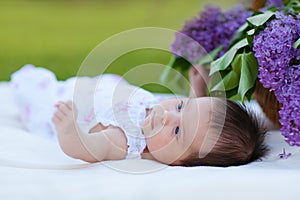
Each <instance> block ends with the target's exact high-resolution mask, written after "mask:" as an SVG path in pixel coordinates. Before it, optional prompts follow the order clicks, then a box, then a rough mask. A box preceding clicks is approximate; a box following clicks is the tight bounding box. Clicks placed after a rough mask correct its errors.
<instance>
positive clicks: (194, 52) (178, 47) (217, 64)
mask: <svg viewBox="0 0 300 200" xmlns="http://www.w3.org/2000/svg"><path fill="white" fill-rule="evenodd" d="M299 13H300V2H299V0H284V1H283V0H267V1H266V2H265V5H264V7H263V8H261V9H259V10H258V11H256V12H254V11H251V10H250V9H248V8H247V7H245V6H244V5H239V6H236V7H235V8H233V9H232V10H229V11H227V12H222V11H221V10H220V9H219V8H218V7H214V6H207V7H206V8H205V10H204V11H203V12H202V13H200V15H199V18H195V19H192V20H190V21H188V22H187V23H186V24H185V26H184V27H183V29H182V30H181V31H179V32H178V33H176V35H175V41H174V42H173V44H172V45H171V49H172V52H173V55H174V56H173V57H172V58H171V60H170V63H169V66H170V67H172V68H175V69H179V70H181V71H184V70H186V69H188V68H189V67H190V66H191V65H202V64H208V65H206V66H209V69H210V73H209V74H210V86H209V95H211V96H218V95H220V94H221V96H224V95H226V97H227V98H234V99H240V100H241V101H242V102H243V101H244V100H246V99H248V100H249V99H251V98H252V94H253V93H254V91H255V86H256V81H257V80H258V81H260V83H261V84H262V85H263V87H265V88H267V89H268V90H269V91H273V92H274V94H275V96H276V98H277V100H278V102H279V103H280V104H281V105H282V107H281V108H280V111H279V117H280V120H279V122H280V124H281V129H280V130H281V132H282V135H283V136H284V137H285V139H286V142H287V143H288V144H290V145H292V146H300V14H299Z"/></svg>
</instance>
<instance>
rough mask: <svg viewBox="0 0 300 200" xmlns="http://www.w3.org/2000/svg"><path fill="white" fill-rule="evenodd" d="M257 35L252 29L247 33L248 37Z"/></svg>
mask: <svg viewBox="0 0 300 200" xmlns="http://www.w3.org/2000/svg"><path fill="white" fill-rule="evenodd" d="M254 33H255V29H251V30H249V31H247V35H253V34H254Z"/></svg>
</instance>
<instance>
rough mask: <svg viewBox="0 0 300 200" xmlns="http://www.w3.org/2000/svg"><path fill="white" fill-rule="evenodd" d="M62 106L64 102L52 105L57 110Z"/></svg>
mask: <svg viewBox="0 0 300 200" xmlns="http://www.w3.org/2000/svg"><path fill="white" fill-rule="evenodd" d="M62 104H64V102H62V101H59V102H57V103H56V104H54V106H55V107H56V108H59V106H61V105H62Z"/></svg>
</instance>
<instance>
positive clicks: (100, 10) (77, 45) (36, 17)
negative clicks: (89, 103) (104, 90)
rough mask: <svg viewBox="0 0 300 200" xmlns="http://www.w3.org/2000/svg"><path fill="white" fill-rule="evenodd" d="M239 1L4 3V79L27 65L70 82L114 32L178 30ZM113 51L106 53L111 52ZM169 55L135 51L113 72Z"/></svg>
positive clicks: (0, 12) (0, 39)
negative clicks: (208, 8)
mask: <svg viewBox="0 0 300 200" xmlns="http://www.w3.org/2000/svg"><path fill="white" fill-rule="evenodd" d="M236 2H238V1H237V0H229V1H226V2H225V1H223V2H222V3H220V2H219V1H210V0H186V1H182V0H170V1H160V0H152V1H150V0H140V1H139V0H123V1H122V0H114V1H113V0H111V1H108V0H102V1H79V0H77V1H75V0H73V1H71V0H65V1H58V0H57V1H50V0H49V1H38V0H27V1H21V0H7V1H5V0H2V1H0V25H1V26H0V45H1V46H0V80H9V78H10V75H11V74H12V73H13V72H14V71H16V70H17V69H19V68H20V67H21V66H23V65H24V64H27V63H32V64H34V65H36V66H42V67H46V68H49V69H51V70H53V71H54V72H55V73H56V75H57V77H58V79H66V78H68V77H70V76H74V75H76V73H77V71H78V69H79V67H80V65H81V63H82V62H83V61H84V59H85V58H86V56H87V55H88V54H89V52H90V51H92V50H93V49H94V48H95V47H96V46H97V45H98V44H99V43H101V42H102V41H104V40H105V39H107V38H109V37H111V36H112V35H114V34H118V33H120V32H122V31H126V30H129V29H133V28H140V27H163V28H168V29H174V30H178V29H180V28H181V27H182V25H183V24H184V22H185V21H186V20H187V19H189V18H191V17H193V16H196V15H197V13H198V12H199V11H200V10H201V9H202V8H203V6H204V5H205V4H207V3H211V4H216V5H220V6H221V7H222V8H223V9H227V8H230V7H232V5H233V4H235V3H236ZM145 40H147V38H145ZM119 45H120V47H121V46H122V44H119ZM117 48H118V47H117ZM112 51H114V49H107V52H108V53H109V52H110V53H111V52H112ZM102 56H103V57H105V56H106V55H105V53H104V54H103V55H102ZM169 56H170V54H169V53H168V52H163V51H157V50H156V51H155V50H142V51H138V52H131V53H128V55H127V54H126V55H123V56H121V57H120V59H117V60H116V61H115V62H113V64H112V70H111V72H114V73H123V72H125V71H126V70H128V69H130V68H132V67H134V66H136V65H139V64H143V63H149V62H154V63H162V64H166V63H167V62H168V59H169ZM142 76H145V75H142Z"/></svg>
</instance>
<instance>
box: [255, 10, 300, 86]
mask: <svg viewBox="0 0 300 200" xmlns="http://www.w3.org/2000/svg"><path fill="white" fill-rule="evenodd" d="M299 34H300V23H299V20H297V19H294V18H293V16H291V15H284V14H283V13H282V12H276V13H275V19H273V20H272V21H270V22H268V23H267V25H266V28H265V29H264V30H263V31H261V32H260V33H259V34H258V35H257V36H255V37H254V41H253V51H254V52H255V57H256V58H257V61H258V63H259V65H260V67H259V75H258V78H259V79H260V82H261V83H262V85H263V86H264V87H265V88H269V89H270V90H271V91H272V90H276V89H278V88H279V87H281V86H282V84H283V81H282V80H283V79H284V74H285V69H286V68H287V67H288V66H289V64H290V62H291V61H292V60H293V59H295V57H296V55H297V54H298V53H299V52H298V51H299V50H296V49H294V48H293V44H294V42H295V41H296V40H297V39H298V38H299Z"/></svg>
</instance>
